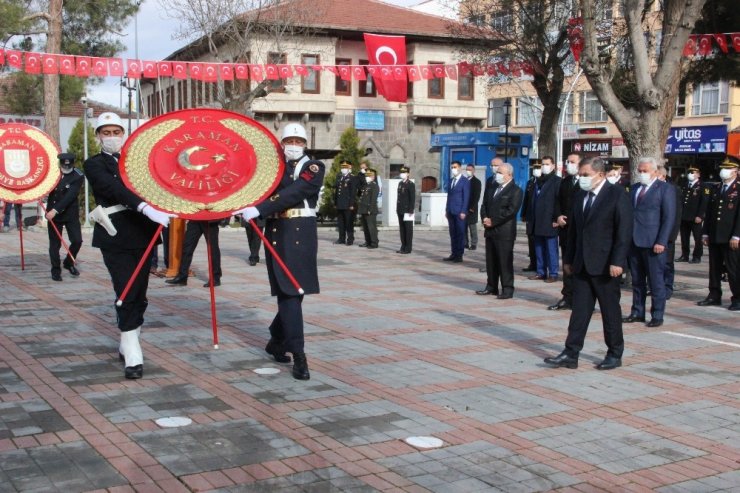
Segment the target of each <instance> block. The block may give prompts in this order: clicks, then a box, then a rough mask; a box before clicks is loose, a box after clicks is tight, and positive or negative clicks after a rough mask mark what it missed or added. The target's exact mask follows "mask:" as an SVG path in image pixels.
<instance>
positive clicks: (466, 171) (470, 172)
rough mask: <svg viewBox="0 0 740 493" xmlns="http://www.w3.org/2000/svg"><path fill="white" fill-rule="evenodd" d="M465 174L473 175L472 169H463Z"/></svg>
mask: <svg viewBox="0 0 740 493" xmlns="http://www.w3.org/2000/svg"><path fill="white" fill-rule="evenodd" d="M465 174H466V175H468V178H470V177H471V176H473V172H472V171H468V170H465Z"/></svg>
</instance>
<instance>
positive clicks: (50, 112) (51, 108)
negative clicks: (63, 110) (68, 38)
mask: <svg viewBox="0 0 740 493" xmlns="http://www.w3.org/2000/svg"><path fill="white" fill-rule="evenodd" d="M62 3H63V0H50V1H49V26H48V32H47V36H46V52H47V53H59V52H60V51H61V49H62ZM44 129H45V131H46V133H47V134H49V136H50V137H51V139H52V140H53V141H54V142H56V143H58V144H59V146H60V147H61V148H64V145H63V143H62V142H59V139H60V137H59V75H57V74H47V75H44Z"/></svg>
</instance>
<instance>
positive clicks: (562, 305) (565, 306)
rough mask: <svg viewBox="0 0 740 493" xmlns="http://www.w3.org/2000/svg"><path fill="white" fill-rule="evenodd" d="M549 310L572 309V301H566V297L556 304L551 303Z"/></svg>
mask: <svg viewBox="0 0 740 493" xmlns="http://www.w3.org/2000/svg"><path fill="white" fill-rule="evenodd" d="M547 309H548V310H570V309H571V306H570V303H568V302H567V301H565V298H562V299H560V301H558V302H557V303H555V304H554V305H550V306H548V307H547Z"/></svg>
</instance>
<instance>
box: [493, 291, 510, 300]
mask: <svg viewBox="0 0 740 493" xmlns="http://www.w3.org/2000/svg"><path fill="white" fill-rule="evenodd" d="M513 297H514V293H501V294H499V295H498V296H496V299H497V300H508V299H511V298H513Z"/></svg>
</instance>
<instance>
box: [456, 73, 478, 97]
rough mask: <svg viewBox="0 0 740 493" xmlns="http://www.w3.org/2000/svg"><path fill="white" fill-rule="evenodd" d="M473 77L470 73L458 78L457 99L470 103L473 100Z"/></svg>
mask: <svg viewBox="0 0 740 493" xmlns="http://www.w3.org/2000/svg"><path fill="white" fill-rule="evenodd" d="M474 91H475V77H474V76H473V73H472V72H470V73H469V74H467V75H464V76H462V77H460V78H459V79H458V81H457V99H460V100H463V101H472V100H473V99H475V92H474Z"/></svg>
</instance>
